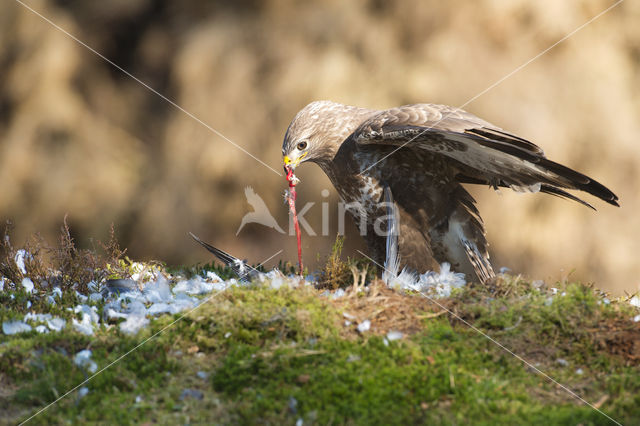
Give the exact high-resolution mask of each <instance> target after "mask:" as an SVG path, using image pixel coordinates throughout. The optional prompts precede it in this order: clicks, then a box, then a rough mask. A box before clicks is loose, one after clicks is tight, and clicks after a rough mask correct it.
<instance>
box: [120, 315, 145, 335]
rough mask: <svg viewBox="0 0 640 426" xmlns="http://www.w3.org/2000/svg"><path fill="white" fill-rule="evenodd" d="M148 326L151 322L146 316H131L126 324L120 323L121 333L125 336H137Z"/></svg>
mask: <svg viewBox="0 0 640 426" xmlns="http://www.w3.org/2000/svg"><path fill="white" fill-rule="evenodd" d="M147 325H149V320H148V319H147V317H146V316H142V315H129V316H127V319H126V320H125V321H124V322H121V323H120V331H122V332H123V333H125V334H136V333H137V332H138V331H140V330H141V329H142V328H143V327H146V326H147Z"/></svg>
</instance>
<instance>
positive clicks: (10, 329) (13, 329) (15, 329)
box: [2, 321, 31, 335]
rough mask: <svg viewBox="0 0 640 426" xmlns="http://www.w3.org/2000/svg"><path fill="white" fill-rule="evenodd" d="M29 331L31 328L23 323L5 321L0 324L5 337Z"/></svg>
mask: <svg viewBox="0 0 640 426" xmlns="http://www.w3.org/2000/svg"><path fill="white" fill-rule="evenodd" d="M29 331H31V326H30V325H29V324H27V323H25V322H24V321H5V322H3V323H2V332H3V333H4V334H7V335H10V334H18V333H26V332H29Z"/></svg>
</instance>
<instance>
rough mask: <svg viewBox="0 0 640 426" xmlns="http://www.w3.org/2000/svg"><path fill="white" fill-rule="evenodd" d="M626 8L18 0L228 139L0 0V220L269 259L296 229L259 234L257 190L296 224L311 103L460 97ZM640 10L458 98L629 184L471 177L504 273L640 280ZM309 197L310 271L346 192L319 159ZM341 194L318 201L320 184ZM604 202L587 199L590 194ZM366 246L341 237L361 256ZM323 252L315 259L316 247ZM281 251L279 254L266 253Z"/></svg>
mask: <svg viewBox="0 0 640 426" xmlns="http://www.w3.org/2000/svg"><path fill="white" fill-rule="evenodd" d="M613 3H614V2H613V1H604V0H588V1H568V2H557V1H553V0H543V1H538V2H533V1H525V0H513V1H498V0H482V1H475V2H469V1H449V2H438V1H389V2H383V1H365V0H357V1H349V2H343V1H337V0H336V1H322V2H320V1H318V2H305V1H293V0H271V1H250V0H245V1H233V2H232V1H195V0H191V1H182V2H171V1H145V0H126V1H125V0H116V1H109V2H84V1H79V0H76V1H74V0H68V1H45V0H40V1H36V0H28V1H25V4H27V5H28V6H29V7H32V8H33V9H34V10H36V11H37V12H38V13H41V14H42V15H43V16H45V17H46V18H47V19H50V20H51V21H52V22H53V23H55V24H56V25H59V26H60V27H61V28H63V29H64V30H66V31H68V32H69V33H70V34H73V35H74V36H75V37H77V38H78V39H79V40H81V41H82V42H83V43H86V45H88V46H90V47H91V48H93V49H95V51H97V52H99V53H100V54H102V55H104V57H106V58H108V59H109V60H111V61H113V62H114V63H115V64H117V65H118V66H119V67H122V69H124V70H126V72H128V73H130V74H131V75H133V76H135V77H136V78H138V79H139V80H140V81H142V82H144V83H145V84H147V85H148V86H149V87H150V88H153V89H154V90H157V91H158V92H159V93H161V94H162V95H164V96H166V97H167V98H168V99H171V100H173V101H174V102H175V103H176V104H177V105H179V106H180V107H182V108H184V110H186V111H188V112H189V113H191V114H192V115H193V116H195V117H197V118H198V119H200V120H201V121H202V122H203V123H206V124H208V125H209V126H211V127H212V128H214V129H216V130H217V131H218V132H220V133H221V134H223V135H225V136H226V137H227V138H229V139H230V140H231V141H233V142H234V143H235V144H237V145H238V146H240V147H241V148H242V149H244V150H246V151H247V152H249V153H250V154H251V155H253V156H255V157H257V158H259V159H260V160H261V161H263V162H264V163H266V164H267V165H268V166H270V167H271V168H272V169H274V170H271V169H270V168H269V167H267V166H265V165H263V164H261V163H260V162H258V161H256V160H255V159H254V158H252V157H251V156H249V155H247V154H246V153H244V152H243V151H242V150H240V149H239V148H238V147H236V146H234V145H233V144H232V143H229V142H228V141H226V140H224V139H223V138H221V137H220V136H219V135H217V134H215V133H213V132H212V131H210V130H209V129H207V128H206V127H205V126H203V124H202V123H200V122H198V121H197V120H195V119H194V118H193V117H190V116H189V115H187V114H185V112H184V111H182V110H180V109H178V108H176V107H175V106H173V105H171V104H170V103H169V102H167V100H165V99H162V98H161V97H160V96H158V95H157V94H155V93H153V92H152V91H150V90H149V89H148V88H145V87H144V86H143V85H142V84H140V82H138V81H136V80H134V79H133V78H131V77H130V76H128V75H126V74H125V73H123V72H122V71H121V70H119V69H117V68H116V67H114V66H112V65H110V64H109V63H107V62H106V61H105V60H103V59H101V58H100V57H98V56H97V55H96V54H94V53H92V52H91V51H90V50H88V49H87V48H86V47H84V46H82V45H80V44H79V43H78V42H76V41H74V40H73V39H72V38H70V37H69V36H67V35H65V34H63V33H62V32H60V31H58V30H56V29H55V28H54V27H53V26H52V25H51V24H50V23H47V22H45V21H44V20H43V19H42V18H40V17H38V16H37V15H35V14H34V13H33V12H31V11H29V10H27V9H26V8H25V7H24V6H22V5H21V4H20V3H18V2H13V1H7V2H3V3H2V5H1V6H0V219H2V220H7V219H10V220H12V221H13V222H14V224H15V231H14V234H13V235H14V236H13V238H14V239H15V240H17V242H18V243H21V242H22V241H24V239H25V238H27V236H28V235H29V234H31V233H33V232H37V231H38V232H41V233H42V234H43V236H44V237H45V238H48V239H53V238H54V235H55V234H57V231H58V228H59V227H60V225H61V224H62V219H63V217H64V215H65V214H67V213H68V215H69V223H70V225H71V228H72V231H73V232H74V233H75V235H74V236H75V238H76V240H77V241H78V243H79V244H80V245H90V244H92V239H106V235H107V233H108V230H109V225H110V224H111V223H114V224H115V226H116V230H117V233H118V236H119V239H120V241H121V243H122V245H123V246H126V247H128V248H129V254H131V255H132V256H134V257H136V258H152V259H159V260H162V261H166V262H168V263H173V264H176V263H188V264H191V263H195V262H208V261H209V260H210V258H209V256H208V255H207V254H206V253H204V252H203V251H202V250H201V248H200V247H199V246H197V245H195V244H194V243H193V242H192V241H191V240H190V239H189V238H188V236H187V232H188V231H192V232H194V233H196V234H198V235H200V236H201V237H202V238H204V239H206V240H209V241H211V242H212V243H214V244H215V245H218V246H220V247H221V248H224V249H226V250H227V251H230V252H232V253H234V254H237V255H239V256H242V257H247V258H249V259H250V260H251V261H253V262H256V263H257V262H260V261H262V260H264V259H266V258H268V257H269V256H271V255H273V254H274V253H276V252H277V251H278V250H280V249H284V252H283V253H281V254H280V255H278V256H277V257H276V259H278V258H286V259H290V260H294V259H295V242H294V238H292V237H288V236H285V235H282V234H279V233H277V232H276V231H274V230H272V229H269V228H265V227H262V226H260V225H255V224H254V225H247V226H246V227H245V228H243V229H242V231H241V232H240V233H239V235H238V236H237V237H236V235H235V233H236V231H237V229H238V226H239V225H240V220H241V218H242V216H243V215H244V214H245V213H247V212H248V211H250V207H249V206H248V204H247V202H246V199H245V196H244V188H245V187H246V186H251V187H253V189H254V190H255V192H256V193H257V194H259V195H260V196H261V197H262V198H263V199H264V201H265V202H266V204H267V206H268V207H269V208H270V210H271V212H272V213H273V214H274V216H275V218H276V219H277V220H278V222H279V223H280V225H281V226H282V227H283V228H285V229H286V223H287V210H286V207H285V205H284V204H283V202H282V196H281V193H282V190H283V189H284V188H285V186H286V185H285V184H286V182H285V180H284V178H283V177H282V176H280V175H278V174H277V173H276V172H279V171H280V169H281V153H280V147H281V142H282V138H283V136H284V132H285V130H286V127H287V125H288V123H289V121H290V120H291V119H292V118H293V116H294V115H295V113H296V112H297V111H298V110H299V109H300V108H302V107H303V106H304V105H305V104H307V103H308V102H310V101H312V100H317V99H331V100H335V101H339V102H343V103H347V104H354V105H360V106H367V107H372V108H387V107H391V106H395V105H399V104H405V103H416V102H433V103H443V104H450V105H456V106H459V105H462V104H465V103H466V102H467V101H469V100H470V99H472V98H474V96H476V95H477V94H480V93H482V92H483V91H484V90H485V89H487V88H489V87H491V86H492V85H493V84H494V83H496V82H497V81H499V80H500V79H502V78H503V77H505V76H506V75H508V74H509V73H511V72H512V71H514V70H515V69H516V68H517V67H519V66H520V65H522V64H524V63H526V62H527V61H529V60H530V59H531V58H533V57H535V56H536V55H538V54H539V53H540V52H542V51H543V50H544V49H546V48H548V47H549V46H550V45H552V44H553V43H555V42H556V41H558V40H560V39H561V38H563V37H564V36H565V35H567V34H568V33H570V32H571V31H573V30H575V29H576V28H578V27H579V26H581V25H582V24H584V23H585V22H587V21H588V20H589V19H590V18H591V17H593V16H595V15H597V14H598V13H600V12H601V11H603V10H604V9H605V8H607V7H608V6H610V5H612V4H613ZM638 22H640V4H638V3H637V2H631V1H626V2H623V3H622V4H621V5H619V6H617V7H615V8H614V9H612V10H611V11H610V12H608V13H606V14H605V15H603V16H602V17H600V18H599V19H597V20H595V21H594V22H593V23H591V24H589V25H588V26H586V27H584V28H583V29H582V30H580V31H579V32H577V33H576V34H575V35H573V36H572V37H570V38H569V39H568V40H566V41H565V42H563V43H561V44H559V45H558V46H556V47H555V48H553V49H552V50H550V51H549V52H548V53H546V54H544V55H543V56H541V57H540V58H539V59H537V60H535V61H533V62H532V63H530V64H529V65H527V66H526V67H524V68H522V69H521V70H519V71H518V72H517V73H515V74H513V75H512V76H510V77H509V78H507V79H505V80H504V81H503V82H501V83H500V84H499V85H497V86H495V87H493V88H491V90H489V91H487V92H486V93H483V94H482V95H481V96H479V97H477V98H476V99H475V100H473V102H471V103H469V104H468V105H467V106H466V107H465V109H467V110H469V111H471V112H473V113H475V114H477V115H479V116H480V117H482V118H484V119H486V120H488V121H490V122H493V123H494V124H496V125H498V126H500V127H503V128H505V129H508V130H510V131H512V132H514V133H516V134H518V135H520V136H522V137H525V138H527V139H530V140H531V141H533V142H535V143H537V144H539V145H541V146H542V147H543V148H544V149H545V152H546V153H547V155H548V156H549V157H550V158H552V159H554V160H556V161H559V162H562V163H564V164H566V165H568V166H570V167H573V168H576V169H578V170H580V171H582V172H585V173H587V174H588V175H590V176H593V177H595V178H596V179H598V180H599V181H601V182H602V183H604V184H605V185H607V186H609V187H610V188H611V189H613V190H614V192H616V193H617V194H618V196H619V197H620V201H621V205H622V208H620V209H617V208H614V207H610V206H608V205H606V204H604V203H600V202H594V204H595V206H596V207H597V208H598V210H599V211H598V212H597V213H596V212H593V211H590V210H589V209H586V208H584V207H582V206H580V205H578V204H576V203H570V202H566V201H562V200H559V199H556V198H553V197H550V196H546V195H521V194H513V193H510V192H507V191H504V190H503V191H502V195H499V194H496V193H495V192H494V191H492V190H490V189H488V188H484V187H476V188H474V189H473V194H474V195H475V196H476V198H477V199H478V201H479V206H480V210H481V212H482V214H483V217H484V219H485V222H486V225H487V229H488V237H489V241H490V242H491V243H492V253H493V258H494V263H495V265H496V266H497V267H500V266H507V267H509V268H511V269H512V270H514V271H516V272H522V273H524V274H526V275H528V276H530V277H533V278H541V279H546V280H554V279H563V278H566V277H567V276H570V277H572V278H580V279H583V280H585V281H594V282H595V283H596V284H597V285H598V286H599V287H602V288H604V289H607V290H611V291H614V292H616V293H622V292H623V291H627V292H634V291H637V290H638V289H639V288H640V262H639V261H638V252H639V251H640V250H639V249H640V241H639V236H640V219H639V218H638V214H637V211H638V208H639V207H640V206H639V197H638V190H639V188H640V185H639V184H640V175H639V171H638V166H639V165H640V155H639V151H640V150H639V141H638V137H639V135H640V121H639V118H640V90H639V87H640V26H639V25H637V23H638ZM298 174H299V177H300V178H301V179H302V183H301V185H300V186H299V187H298V188H299V203H300V204H299V205H300V206H302V205H304V204H305V203H306V202H311V201H315V202H316V205H315V206H314V208H312V209H311V213H310V215H309V216H308V219H309V222H310V224H311V225H312V226H313V227H314V228H315V229H316V232H320V231H321V225H320V224H321V218H320V213H321V208H320V204H321V203H322V202H328V203H329V208H330V211H332V212H334V214H332V215H331V223H330V225H331V231H330V236H316V237H310V236H304V240H303V241H304V255H305V258H306V260H307V263H308V264H309V265H310V266H311V267H313V265H314V263H315V262H316V261H317V258H316V256H320V257H321V258H323V257H324V255H325V254H326V253H327V252H328V251H329V247H330V246H331V243H332V242H333V241H334V239H335V231H336V229H337V228H336V225H337V224H336V220H334V219H335V217H336V215H337V206H336V204H337V196H336V194H335V191H333V188H332V187H331V185H330V183H329V181H328V179H327V178H326V177H325V176H324V175H323V174H322V172H321V171H320V170H319V169H318V168H317V167H316V166H314V165H307V166H305V167H302V168H300V169H299V173H298ZM326 188H328V189H330V190H331V191H330V195H329V197H328V198H325V197H323V196H322V195H321V191H322V190H323V189H326ZM589 201H593V200H589ZM357 247H361V242H360V241H359V237H358V236H357V233H356V232H355V227H353V226H349V227H348V228H347V249H346V253H345V254H353V253H354V250H355V248H357ZM316 253H318V255H316ZM272 263H273V261H270V262H269V263H268V265H270V264H272Z"/></svg>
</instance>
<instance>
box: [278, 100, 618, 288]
mask: <svg viewBox="0 0 640 426" xmlns="http://www.w3.org/2000/svg"><path fill="white" fill-rule="evenodd" d="M282 155H283V156H284V163H285V167H288V168H290V169H294V168H295V167H297V166H298V165H299V164H301V163H303V162H306V161H311V162H313V163H316V164H318V165H319V166H320V168H321V169H322V170H323V171H324V172H325V173H326V174H327V176H328V177H329V179H330V180H331V182H332V183H333V185H334V186H335V188H336V190H337V191H338V194H339V195H340V197H341V198H342V200H343V202H345V203H346V207H347V209H348V210H349V212H350V213H351V214H352V215H353V216H354V218H355V219H356V221H358V220H364V223H366V234H365V236H364V238H365V240H366V243H367V246H368V249H369V254H370V255H371V256H372V258H373V259H374V260H375V261H377V262H378V263H380V264H382V263H383V262H385V257H386V256H385V253H386V243H387V235H386V234H384V232H381V231H384V230H383V229H382V228H381V226H380V224H379V222H378V221H379V218H384V217H385V215H387V214H388V209H387V206H385V202H384V195H383V194H384V193H385V188H388V189H389V191H390V194H392V196H393V203H394V206H395V209H396V210H394V211H396V212H397V218H398V225H397V226H398V228H399V231H398V237H397V246H398V253H397V254H398V256H399V259H400V262H401V264H402V265H401V266H402V267H406V268H408V269H409V270H413V271H415V272H418V273H423V272H426V271H437V270H438V269H439V265H440V264H441V263H443V262H448V263H450V264H451V266H452V269H453V270H455V271H457V272H463V273H464V274H465V276H466V277H467V279H468V280H474V279H477V280H479V281H480V282H486V281H488V280H490V279H491V278H493V277H494V276H495V275H494V272H493V268H492V266H491V262H490V260H489V253H488V243H487V240H486V238H485V230H484V225H483V222H482V219H481V218H480V214H479V212H478V209H477V208H476V205H475V200H474V199H473V197H472V196H471V195H470V194H469V193H468V192H467V191H466V190H465V188H464V187H463V185H462V184H468V183H470V184H484V185H489V186H491V187H493V188H494V189H497V188H498V187H509V188H511V189H513V190H516V191H526V192H543V193H547V194H552V195H555V196H558V197H561V198H567V199H571V200H574V201H577V202H580V203H582V204H584V205H586V206H588V207H591V205H590V204H588V203H587V202H586V201H583V200H581V199H580V198H578V197H576V196H575V195H573V194H571V193H569V192H566V191H565V189H569V190H579V191H584V192H587V193H589V194H591V195H594V196H596V197H598V198H600V199H602V200H604V201H605V202H607V203H609V204H612V205H614V206H618V203H617V200H618V197H617V196H616V195H615V194H614V193H613V192H611V191H610V190H609V189H607V188H606V187H605V186H603V185H602V184H600V183H598V182H597V181H595V180H594V179H592V178H590V177H588V176H585V175H583V174H582V173H579V172H577V171H575V170H572V169H570V168H568V167H565V166H563V165H561V164H558V163H556V162H554V161H551V160H549V159H547V158H546V157H545V155H544V152H543V151H542V149H541V148H540V147H538V146H537V145H535V144H533V143H531V142H529V141H527V140H525V139H523V138H521V137H518V136H516V135H513V134H511V133H508V132H506V131H505V130H502V129H500V128H499V127H496V126H494V125H493V124H490V123H488V122H486V121H484V120H482V119H480V118H478V117H476V116H474V115H473V114H470V113H468V112H466V111H464V110H462V109H459V108H454V107H450V106H445V105H435V104H415V105H405V106H401V107H397V108H392V109H388V110H383V111H378V110H371V109H366V108H359V107H354V106H347V105H342V104H339V103H335V102H330V101H317V102H313V103H311V104H309V105H307V106H306V107H304V108H303V109H302V110H301V111H300V112H298V114H297V115H296V116H295V118H294V119H293V121H292V122H291V124H290V125H289V127H288V129H287V132H286V134H285V137H284V142H283V145H282ZM591 208H593V207H591ZM361 229H363V228H361Z"/></svg>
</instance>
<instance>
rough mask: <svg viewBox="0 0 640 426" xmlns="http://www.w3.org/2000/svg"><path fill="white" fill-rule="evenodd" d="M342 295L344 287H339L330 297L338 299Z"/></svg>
mask: <svg viewBox="0 0 640 426" xmlns="http://www.w3.org/2000/svg"><path fill="white" fill-rule="evenodd" d="M344 295H345V291H344V289H343V288H339V289H337V290H336V291H335V292H334V293H333V294H332V295H331V298H332V299H334V300H335V299H340V298H341V297H344Z"/></svg>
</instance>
